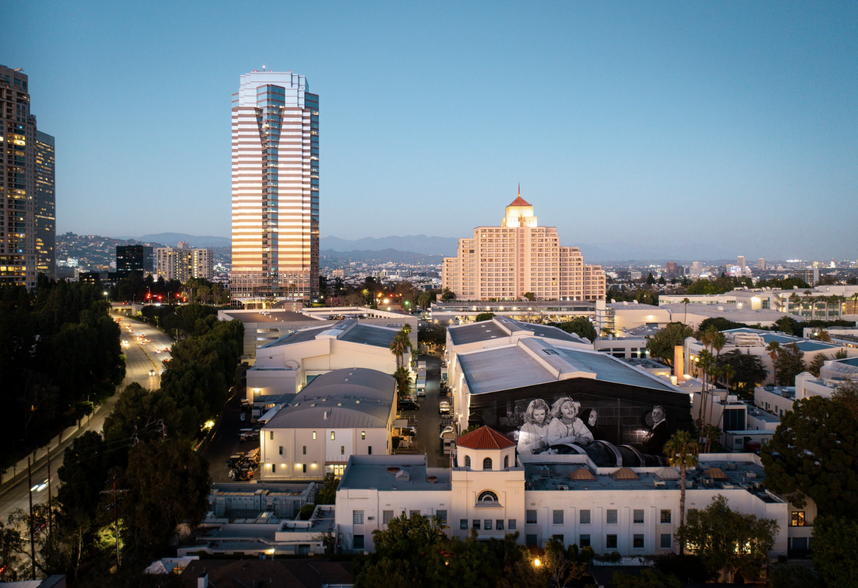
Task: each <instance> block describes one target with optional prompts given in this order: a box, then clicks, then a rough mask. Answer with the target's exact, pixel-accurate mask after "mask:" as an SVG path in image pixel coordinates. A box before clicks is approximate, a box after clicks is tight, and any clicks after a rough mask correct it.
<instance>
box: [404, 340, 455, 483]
mask: <svg viewBox="0 0 858 588" xmlns="http://www.w3.org/2000/svg"><path fill="white" fill-rule="evenodd" d="M418 361H425V362H426V397H425V398H418V402H419V404H420V410H418V411H416V412H414V413H411V412H409V413H407V414H408V415H409V416H410V415H416V416H417V438H416V448H417V453H418V454H420V453H425V454H426V456H427V464H428V465H429V467H446V466H449V465H450V457H449V456H447V455H444V452H443V449H442V447H441V438H440V437H439V434H440V433H441V416H440V415H439V414H438V403H439V402H440V401H441V359H440V358H439V357H438V356H436V355H421V356H419V357H418ZM448 400H449V399H448Z"/></svg>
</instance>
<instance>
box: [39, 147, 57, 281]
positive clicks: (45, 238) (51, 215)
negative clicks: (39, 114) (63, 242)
mask: <svg viewBox="0 0 858 588" xmlns="http://www.w3.org/2000/svg"><path fill="white" fill-rule="evenodd" d="M54 169H55V161H54V138H53V137H52V136H50V135H48V134H47V133H43V132H41V131H36V167H35V171H36V203H35V214H36V218H35V222H36V271H37V272H38V273H41V274H45V275H46V276H47V277H49V278H52V279H56V277H57V214H56V193H55V186H56V183H55V180H54Z"/></svg>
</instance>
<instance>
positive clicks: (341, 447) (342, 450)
mask: <svg viewBox="0 0 858 588" xmlns="http://www.w3.org/2000/svg"><path fill="white" fill-rule="evenodd" d="M345 454H346V446H345V445H340V455H345Z"/></svg>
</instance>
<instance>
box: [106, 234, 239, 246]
mask: <svg viewBox="0 0 858 588" xmlns="http://www.w3.org/2000/svg"><path fill="white" fill-rule="evenodd" d="M115 238H116V239H126V240H135V241H140V242H141V243H163V244H164V245H166V246H168V247H175V246H176V245H177V244H178V243H179V242H180V241H186V242H187V243H188V245H190V246H191V247H229V246H230V243H231V240H230V238H229V237H198V236H196V235H188V234H186V233H156V234H154V235H142V236H140V237H115Z"/></svg>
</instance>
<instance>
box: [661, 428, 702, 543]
mask: <svg viewBox="0 0 858 588" xmlns="http://www.w3.org/2000/svg"><path fill="white" fill-rule="evenodd" d="M664 454H665V455H666V456H667V462H668V463H669V464H670V465H671V467H676V466H679V526H680V527H681V526H682V525H684V524H685V488H686V478H687V473H688V468H693V467H696V466H697V461H698V459H697V456H698V455H699V454H700V445H698V443H697V441H695V440H694V438H693V437H692V436H691V434H690V433H689V432H688V431H677V432H676V433H674V434H673V436H672V437H671V438H670V439H668V441H667V443H665V444H664ZM684 549H685V546H684V545H683V544H682V543H680V544H679V553H680V554H682V553H683V552H684Z"/></svg>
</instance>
